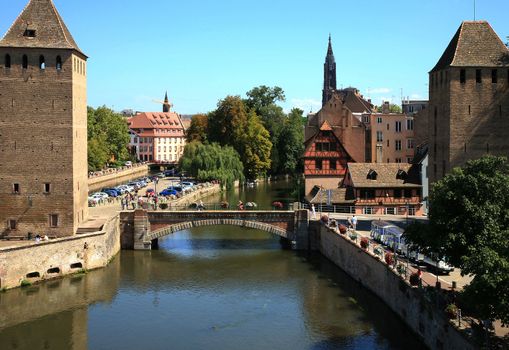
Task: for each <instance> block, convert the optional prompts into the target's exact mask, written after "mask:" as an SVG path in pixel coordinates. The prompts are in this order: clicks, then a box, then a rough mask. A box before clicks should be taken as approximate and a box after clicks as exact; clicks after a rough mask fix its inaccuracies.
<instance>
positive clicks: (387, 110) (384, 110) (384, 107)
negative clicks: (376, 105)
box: [382, 101, 390, 114]
mask: <svg viewBox="0 0 509 350" xmlns="http://www.w3.org/2000/svg"><path fill="white" fill-rule="evenodd" d="M382 113H383V114H389V113H390V103H389V101H384V103H383V105H382Z"/></svg>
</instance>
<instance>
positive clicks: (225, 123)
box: [209, 96, 272, 179]
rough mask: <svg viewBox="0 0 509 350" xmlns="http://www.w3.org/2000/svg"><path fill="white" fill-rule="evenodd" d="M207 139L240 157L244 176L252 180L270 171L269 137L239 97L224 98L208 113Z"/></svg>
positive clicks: (255, 116) (270, 146) (270, 144)
mask: <svg viewBox="0 0 509 350" xmlns="http://www.w3.org/2000/svg"><path fill="white" fill-rule="evenodd" d="M209 140H210V141H211V142H217V143H219V144H221V145H223V146H224V145H229V146H232V147H233V148H234V149H235V150H236V151H237V152H238V153H239V154H240V157H241V159H242V162H243V164H244V174H245V175H246V176H247V177H249V178H251V179H254V178H256V177H258V176H260V175H263V174H264V173H265V172H266V171H267V170H268V169H269V168H270V151H271V149H272V143H271V142H270V135H269V133H268V132H267V130H266V129H265V127H264V126H263V124H262V123H261V122H260V120H259V118H258V116H257V115H256V113H255V112H254V111H250V112H248V110H247V108H246V105H245V103H244V101H243V100H242V99H241V98H240V97H239V96H227V97H226V98H225V99H223V100H221V101H219V103H218V106H217V109H216V110H215V111H213V112H211V113H210V114H209Z"/></svg>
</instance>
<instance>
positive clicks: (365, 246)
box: [361, 237, 369, 250]
mask: <svg viewBox="0 0 509 350" xmlns="http://www.w3.org/2000/svg"><path fill="white" fill-rule="evenodd" d="M368 247H369V239H368V237H362V238H361V248H362V249H364V250H368Z"/></svg>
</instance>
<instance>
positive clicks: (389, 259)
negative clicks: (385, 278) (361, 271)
mask: <svg viewBox="0 0 509 350" xmlns="http://www.w3.org/2000/svg"><path fill="white" fill-rule="evenodd" d="M385 262H386V263H387V265H392V264H394V254H393V253H391V252H387V253H385Z"/></svg>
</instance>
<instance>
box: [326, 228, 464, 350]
mask: <svg viewBox="0 0 509 350" xmlns="http://www.w3.org/2000/svg"><path fill="white" fill-rule="evenodd" d="M319 247H320V251H321V252H322V254H323V255H324V256H326V257H327V258H328V259H329V260H331V261H332V262H333V263H334V264H336V265H337V266H338V267H339V268H341V269H342V270H343V271H345V272H346V273H347V274H349V275H350V276H351V277H352V278H354V279H355V280H357V281H359V283H360V284H362V285H363V286H364V287H366V288H367V289H369V290H370V291H371V292H373V293H374V294H376V295H377V296H378V297H379V298H380V299H382V301H384V302H385V303H386V304H387V305H388V306H389V307H390V308H391V309H392V310H393V311H394V312H395V313H396V314H397V315H398V316H399V317H401V319H402V320H403V321H404V322H405V323H406V324H407V325H408V326H409V327H410V329H412V330H413V331H414V332H415V333H416V334H417V335H419V336H420V337H421V339H422V341H423V342H424V343H425V344H426V345H427V346H428V347H429V348H430V349H448V350H468V349H473V346H472V344H470V343H469V342H468V340H467V339H466V338H465V337H464V336H463V335H462V334H461V333H460V332H459V331H458V330H457V329H456V328H454V326H453V325H452V324H451V323H450V322H449V321H448V320H447V319H446V318H445V317H444V313H443V311H442V310H437V309H435V308H434V306H433V305H430V304H429V303H428V302H427V301H426V300H425V299H424V298H423V295H422V293H421V291H420V290H419V289H418V288H412V287H411V286H410V285H408V284H407V283H406V282H404V281H403V280H402V279H401V278H400V277H399V276H398V275H397V274H396V273H395V272H394V271H393V270H392V269H390V268H389V267H388V266H387V265H386V264H385V263H383V262H381V261H380V260H378V258H376V257H374V256H372V255H371V254H369V253H366V252H365V251H364V250H362V249H361V248H360V247H359V246H357V245H356V244H354V243H353V242H352V241H351V240H349V239H348V238H345V237H343V236H341V235H339V234H337V233H336V232H334V231H332V230H331V229H329V228H327V227H325V226H324V225H322V228H321V232H320V242H319Z"/></svg>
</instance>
